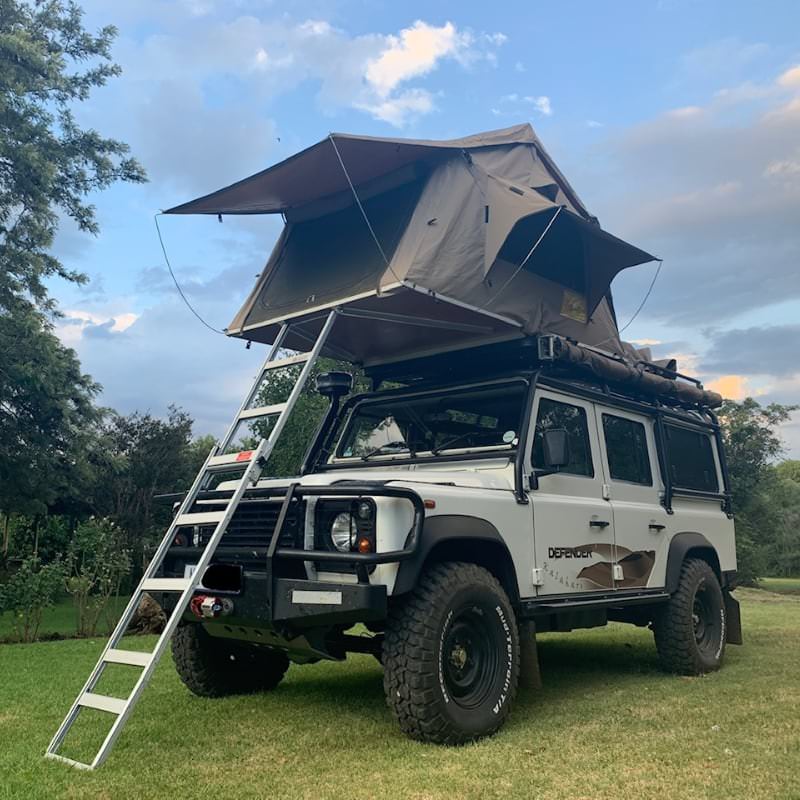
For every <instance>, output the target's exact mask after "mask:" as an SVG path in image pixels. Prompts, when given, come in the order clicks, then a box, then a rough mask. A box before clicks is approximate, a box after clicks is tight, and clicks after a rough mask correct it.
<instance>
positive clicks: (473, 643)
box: [441, 607, 500, 708]
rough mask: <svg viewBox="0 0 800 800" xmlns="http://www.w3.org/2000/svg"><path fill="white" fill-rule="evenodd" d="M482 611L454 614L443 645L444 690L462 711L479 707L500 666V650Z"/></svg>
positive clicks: (475, 609)
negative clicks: (445, 689)
mask: <svg viewBox="0 0 800 800" xmlns="http://www.w3.org/2000/svg"><path fill="white" fill-rule="evenodd" d="M494 638H495V637H494V636H493V633H492V630H491V628H490V626H489V625H488V624H487V620H486V617H485V615H484V614H483V613H482V611H481V609H479V608H474V607H469V608H463V609H461V610H460V611H458V612H457V613H456V614H454V615H453V618H452V620H451V623H450V627H449V628H448V630H447V633H446V635H445V637H444V641H443V643H442V645H443V646H442V654H441V658H442V673H443V677H444V683H445V687H446V688H447V691H448V693H449V694H450V696H451V697H452V699H453V700H454V701H455V702H456V703H457V704H458V705H459V706H461V707H462V708H475V707H476V706H479V705H480V704H481V703H482V702H483V701H484V700H485V699H486V696H487V695H488V694H489V691H490V689H491V687H492V685H493V684H494V682H495V679H496V678H497V673H498V670H499V665H500V658H499V648H498V647H497V644H496V643H495V641H494Z"/></svg>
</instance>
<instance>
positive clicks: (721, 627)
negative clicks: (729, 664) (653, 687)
mask: <svg viewBox="0 0 800 800" xmlns="http://www.w3.org/2000/svg"><path fill="white" fill-rule="evenodd" d="M725 613H726V612H725V600H724V598H723V596H722V589H721V588H720V585H719V581H718V580H717V576H716V575H715V574H714V570H713V569H711V567H710V566H709V565H708V564H707V563H706V562H705V561H703V560H702V559H699V558H689V559H686V561H684V562H683V565H682V566H681V574H680V578H679V579H678V588H677V589H676V591H675V592H674V593H673V595H672V597H671V598H670V599H669V601H668V602H666V603H665V604H664V605H663V606H661V607H660V608H659V610H658V611H657V613H656V616H655V619H654V620H653V633H654V634H655V640H656V650H657V651H658V657H659V660H660V662H661V666H662V668H663V669H665V670H666V671H667V672H677V673H678V674H680V675H702V674H704V673H706V672H713V671H714V670H717V669H719V668H720V665H721V664H722V657H723V655H724V653H725V641H726V633H727V627H728V626H727V619H726V616H725Z"/></svg>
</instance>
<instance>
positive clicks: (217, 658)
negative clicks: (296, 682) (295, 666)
mask: <svg viewBox="0 0 800 800" xmlns="http://www.w3.org/2000/svg"><path fill="white" fill-rule="evenodd" d="M172 659H173V661H174V662H175V668H176V669H177V671H178V676H179V677H180V679H181V680H182V681H183V683H184V684H185V685H186V686H187V688H188V689H189V691H191V692H193V693H194V694H196V695H199V696H200V697H224V696H226V695H232V694H253V693H254V692H266V691H269V690H271V689H274V688H275V687H276V686H277V685H278V684H279V683H280V682H281V679H282V678H283V676H284V674H285V673H286V670H287V669H289V659H288V658H287V657H286V655H285V654H284V653H282V652H280V651H278V650H269V649H267V648H264V647H259V646H258V645H248V644H246V643H244V642H236V641H231V640H230V639H222V638H217V637H215V636H211V635H210V634H209V633H207V632H206V630H205V629H204V628H203V626H202V625H199V624H194V623H191V624H187V625H180V626H179V627H178V629H177V630H176V631H175V634H174V635H173V637H172Z"/></svg>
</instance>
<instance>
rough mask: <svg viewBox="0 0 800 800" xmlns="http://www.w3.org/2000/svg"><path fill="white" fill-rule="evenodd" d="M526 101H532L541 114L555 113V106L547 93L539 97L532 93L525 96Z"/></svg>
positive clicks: (547, 115)
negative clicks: (532, 95) (533, 95)
mask: <svg viewBox="0 0 800 800" xmlns="http://www.w3.org/2000/svg"><path fill="white" fill-rule="evenodd" d="M523 99H524V100H525V102H526V103H530V104H531V105H532V106H533V107H534V108H535V109H536V110H537V111H538V112H539V113H540V114H542V115H544V116H545V117H549V116H550V115H551V114H552V113H553V107H552V105H551V104H550V98H549V97H547V96H546V95H540V96H539V97H531V96H530V95H528V96H526V97H525V98H523Z"/></svg>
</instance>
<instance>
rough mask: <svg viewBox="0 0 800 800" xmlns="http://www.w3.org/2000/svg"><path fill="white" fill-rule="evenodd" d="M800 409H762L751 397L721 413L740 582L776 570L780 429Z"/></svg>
mask: <svg viewBox="0 0 800 800" xmlns="http://www.w3.org/2000/svg"><path fill="white" fill-rule="evenodd" d="M796 408H797V406H786V405H779V404H778V403H770V404H769V405H768V406H761V405H760V404H759V403H758V402H756V401H755V400H753V398H751V397H748V398H747V399H745V400H743V401H742V402H740V403H737V402H735V401H733V400H726V401H725V403H724V404H723V406H722V408H721V409H720V411H719V418H720V423H721V425H722V435H723V439H724V441H725V452H726V457H727V462H728V473H729V477H730V484H731V492H732V494H733V507H734V513H735V514H736V545H737V546H736V549H737V558H738V562H739V564H738V569H739V574H740V577H741V579H742V580H743V581H745V582H753V581H754V580H755V579H757V578H758V576H759V575H764V574H765V570H766V569H767V568H768V566H769V564H770V557H769V554H770V550H771V548H772V547H773V545H774V541H775V537H776V535H777V534H776V529H777V527H778V525H779V520H778V519H777V518H776V513H775V507H774V504H772V503H771V502H770V500H769V492H770V489H771V488H772V487H774V477H775V469H774V466H773V465H774V462H775V461H776V460H777V459H778V457H779V456H780V455H781V454H782V453H783V443H782V441H781V439H780V436H779V434H778V427H779V426H780V425H781V423H783V422H786V420H788V419H789V416H790V415H791V413H792V411H794V410H795V409H796Z"/></svg>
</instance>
